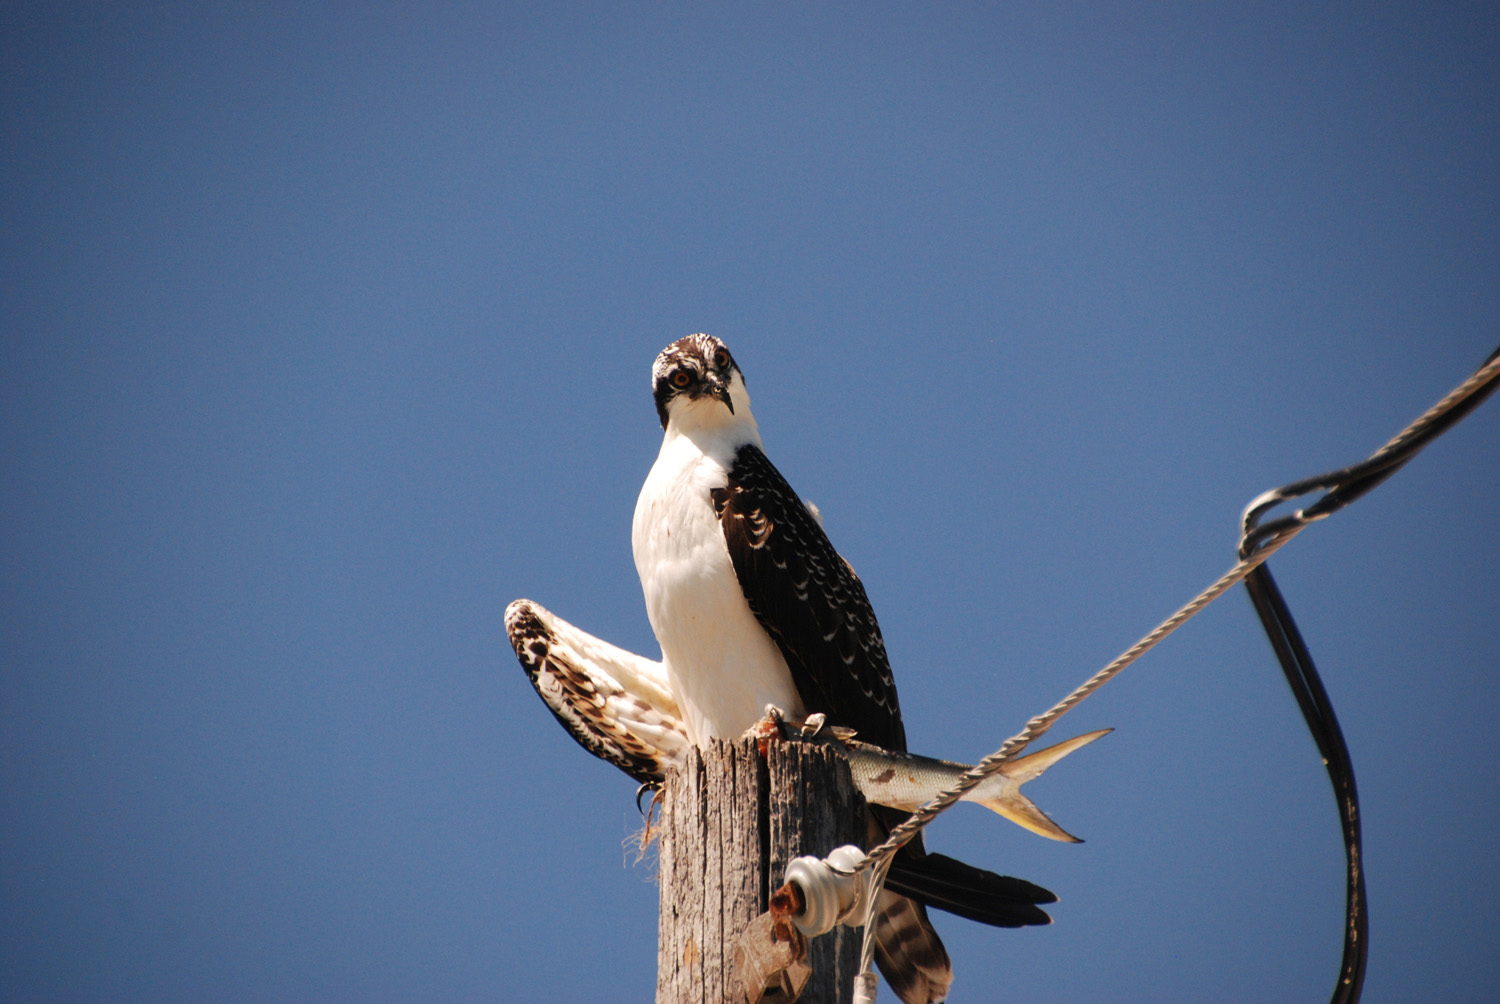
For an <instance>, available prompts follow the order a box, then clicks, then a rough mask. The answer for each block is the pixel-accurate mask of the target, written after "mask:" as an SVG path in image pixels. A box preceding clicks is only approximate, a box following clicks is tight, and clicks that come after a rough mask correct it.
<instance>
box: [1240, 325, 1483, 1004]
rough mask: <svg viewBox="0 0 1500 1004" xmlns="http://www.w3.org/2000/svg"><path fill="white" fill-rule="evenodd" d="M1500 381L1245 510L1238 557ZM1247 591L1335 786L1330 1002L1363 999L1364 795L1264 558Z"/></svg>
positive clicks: (1347, 491) (1365, 477) (1368, 483)
mask: <svg viewBox="0 0 1500 1004" xmlns="http://www.w3.org/2000/svg"><path fill="white" fill-rule="evenodd" d="M1497 356H1500V349H1496V350H1495V351H1494V352H1492V353H1490V355H1489V357H1488V358H1487V359H1485V361H1484V363H1483V364H1481V367H1480V368H1481V369H1483V368H1484V366H1487V365H1489V364H1490V363H1491V362H1492V361H1493V360H1494V359H1495V358H1496V357H1497ZM1497 386H1500V372H1496V373H1492V374H1490V375H1489V377H1487V378H1486V379H1485V380H1484V381H1483V382H1480V383H1477V384H1475V385H1474V386H1473V387H1470V388H1468V390H1467V391H1466V393H1465V395H1463V396H1460V397H1458V398H1457V399H1456V400H1448V399H1445V401H1444V402H1442V403H1440V404H1439V405H1438V406H1434V408H1433V409H1432V410H1431V411H1429V412H1428V413H1427V414H1426V415H1423V416H1422V418H1420V419H1418V420H1417V421H1416V422H1415V423H1413V424H1412V425H1411V426H1410V427H1408V428H1407V430H1406V431H1405V432H1403V433H1402V434H1401V435H1399V436H1397V437H1396V438H1395V439H1393V440H1391V442H1389V443H1387V444H1386V445H1385V446H1384V447H1382V448H1381V449H1380V450H1378V451H1377V452H1376V453H1375V454H1374V455H1373V456H1372V457H1370V458H1369V459H1368V460H1366V461H1365V462H1363V463H1360V464H1355V465H1354V466H1353V467H1345V468H1343V469H1341V470H1337V471H1330V472H1328V473H1327V474H1321V475H1318V476H1317V477H1313V478H1305V479H1303V480H1301V481H1296V482H1293V483H1292V484H1289V485H1285V486H1283V487H1281V488H1278V489H1276V490H1274V491H1270V492H1266V493H1265V494H1263V495H1261V496H1260V497H1259V498H1257V499H1256V500H1255V501H1254V502H1252V503H1251V504H1250V507H1249V508H1248V509H1247V510H1246V511H1245V516H1244V519H1243V533H1244V535H1243V537H1242V539H1241V541H1240V556H1241V557H1242V558H1244V557H1248V556H1249V555H1250V554H1252V553H1254V551H1255V550H1256V549H1257V548H1259V547H1261V546H1263V545H1264V544H1265V543H1266V542H1268V541H1269V540H1271V539H1272V538H1273V537H1275V536H1276V535H1277V534H1278V533H1281V532H1283V531H1285V530H1288V529H1293V528H1300V527H1302V526H1305V525H1306V524H1307V523H1310V522H1312V521H1313V520H1316V519H1322V518H1323V517H1325V516H1328V515H1330V514H1332V513H1334V512H1337V511H1338V510H1339V509H1342V508H1343V507H1344V506H1346V505H1348V504H1349V503H1350V502H1353V501H1354V500H1355V499H1357V498H1359V497H1360V496H1361V495H1364V494H1365V493H1366V492H1368V491H1370V489H1372V488H1374V487H1375V486H1376V485H1378V484H1380V483H1381V482H1382V481H1384V480H1385V479H1386V478H1388V477H1390V476H1391V475H1392V474H1394V473H1396V471H1398V470H1400V468H1401V467H1402V465H1404V464H1405V463H1406V462H1407V461H1408V460H1410V459H1411V458H1412V457H1414V456H1416V454H1417V453H1418V452H1419V451H1420V450H1421V449H1422V448H1423V447H1424V446H1426V445H1427V444H1428V443H1429V442H1431V441H1432V440H1433V439H1436V438H1437V437H1438V436H1440V435H1442V434H1443V433H1444V432H1446V431H1447V430H1448V429H1449V428H1450V427H1452V426H1453V424H1454V423H1456V422H1457V421H1458V420H1459V419H1461V418H1463V417H1464V416H1465V415H1467V414H1468V413H1469V412H1470V411H1472V410H1474V408H1476V407H1478V405H1479V404H1480V402H1482V401H1483V400H1484V399H1485V398H1486V397H1488V396H1489V395H1490V394H1491V393H1493V392H1494V390H1495V388H1496V387H1497ZM1445 405H1446V406H1445ZM1319 490H1323V491H1325V494H1324V495H1323V497H1322V498H1320V499H1318V500H1317V501H1316V502H1314V503H1313V504H1312V505H1310V506H1307V507H1306V508H1304V509H1301V510H1298V511H1297V512H1294V513H1292V514H1291V515H1289V516H1283V517H1280V518H1279V519H1274V520H1270V521H1268V522H1266V523H1264V524H1261V523H1259V520H1260V518H1261V517H1262V516H1264V515H1265V514H1266V513H1267V512H1268V511H1270V510H1271V509H1272V508H1274V507H1275V506H1277V505H1279V504H1280V503H1282V502H1285V501H1287V500H1288V499H1293V498H1296V497H1298V496H1300V495H1306V494H1307V493H1308V492H1313V491H1319ZM1245 589H1246V590H1247V591H1248V592H1249V593H1250V601H1251V602H1252V603H1253V604H1254V605H1255V612H1256V614H1257V615H1258V616H1259V617H1260V623H1261V626H1262V627H1263V628H1265V632H1266V637H1267V638H1269V639H1270V641H1271V648H1272V649H1273V650H1274V651H1275V653H1276V659H1277V661H1278V662H1280V663H1281V671H1282V673H1283V675H1284V676H1285V677H1286V682H1287V684H1288V686H1290V687H1291V689H1292V696H1293V697H1295V698H1296V699H1297V706H1298V708H1300V709H1301V711H1302V718H1303V720H1304V721H1306V722H1307V728H1308V731H1309V732H1310V733H1312V737H1313V741H1314V742H1315V743H1317V746H1318V753H1319V754H1320V755H1321V756H1322V758H1323V764H1324V766H1325V767H1326V768H1327V770H1328V780H1329V782H1330V783H1331V784H1332V785H1333V794H1334V798H1335V800H1336V801H1337V803H1338V811H1339V822H1340V824H1341V827H1342V829H1343V834H1344V858H1345V862H1346V864H1347V870H1346V872H1345V880H1346V886H1345V924H1344V956H1343V961H1342V963H1341V966H1340V971H1339V981H1338V984H1337V986H1335V987H1334V991H1333V997H1332V998H1331V1004H1358V1001H1359V998H1360V993H1361V991H1362V990H1363V987H1364V979H1365V965H1366V962H1367V961H1368V958H1369V950H1370V946H1369V917H1368V904H1367V902H1366V898H1365V878H1364V868H1363V864H1362V858H1363V845H1362V843H1361V839H1360V826H1359V793H1358V791H1357V789H1356V788H1355V784H1354V762H1353V760H1352V759H1351V757H1350V756H1349V747H1348V745H1347V744H1346V743H1345V742H1344V733H1343V730H1342V729H1340V728H1339V721H1338V717H1337V716H1336V715H1335V714H1334V712H1333V702H1332V701H1331V700H1330V699H1329V697H1328V692H1327V691H1326V690H1325V689H1324V688H1323V681H1322V680H1321V679H1320V678H1319V676H1318V671H1317V667H1316V666H1314V665H1313V660H1312V653H1311V652H1309V651H1308V648H1307V643H1306V642H1305V641H1303V639H1302V634H1301V632H1300V631H1298V630H1297V624H1296V621H1294V620H1293V619H1292V613H1291V610H1290V609H1289V608H1288V607H1287V605H1286V600H1285V599H1284V598H1283V597H1282V595H1281V590H1280V589H1278V588H1277V587H1276V580H1275V579H1273V578H1271V570H1270V568H1269V567H1267V566H1266V565H1264V564H1262V565H1260V566H1259V567H1257V568H1256V569H1254V570H1253V571H1252V572H1250V574H1249V575H1248V576H1247V577H1246V578H1245Z"/></svg>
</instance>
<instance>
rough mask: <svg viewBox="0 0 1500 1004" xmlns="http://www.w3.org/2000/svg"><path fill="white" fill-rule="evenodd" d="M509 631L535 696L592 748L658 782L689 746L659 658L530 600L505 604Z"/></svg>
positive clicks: (646, 780) (647, 781)
mask: <svg viewBox="0 0 1500 1004" xmlns="http://www.w3.org/2000/svg"><path fill="white" fill-rule="evenodd" d="M505 631H506V633H507V634H508V635H510V643H511V647H513V648H514V649H515V650H516V658H518V659H520V660H521V666H522V668H523V669H525V670H526V676H527V678H528V679H530V680H531V685H532V686H533V687H535V688H536V692H537V694H538V695H539V696H540V697H541V699H542V700H543V701H544V702H545V703H546V705H547V707H548V709H550V710H551V712H552V714H553V715H554V716H555V717H556V718H557V720H558V722H559V723H561V724H562V727H563V728H565V729H567V730H568V734H569V735H571V736H572V737H573V738H574V739H576V740H577V741H578V745H580V746H582V747H583V748H584V749H586V750H588V751H589V752H590V753H592V754H594V755H595V756H597V757H599V758H600V759H602V760H607V761H608V762H610V763H612V764H614V765H615V766H616V767H619V768H620V769H621V770H623V771H624V772H625V773H627V774H629V775H630V776H631V777H633V778H635V779H636V780H637V781H639V782H641V783H642V784H655V783H657V782H660V781H661V780H662V779H663V778H664V777H665V776H666V771H667V768H668V767H669V766H671V765H672V763H674V762H675V760H676V759H677V757H679V756H681V755H682V753H683V752H684V751H685V750H686V749H687V746H688V738H687V730H686V729H684V728H683V725H682V721H681V720H680V719H679V718H678V714H677V702H676V700H675V699H674V698H673V697H672V693H671V691H670V690H669V689H668V686H667V680H666V673H665V671H664V670H663V669H662V665H661V663H659V662H654V661H652V660H650V659H646V658H643V657H641V656H638V655H636V654H634V653H633V652H627V651H625V650H624V649H622V648H618V647H616V646H614V645H611V644H610V643H609V642H607V641H603V640H602V639H599V638H596V637H594V636H593V635H591V634H588V633H587V632H585V631H580V630H579V629H578V628H576V627H574V626H573V625H572V624H569V623H568V622H567V621H565V620H563V619H562V618H561V617H558V616H557V615H556V614H553V613H552V612H551V611H549V610H547V609H546V608H544V607H543V606H541V605H540V604H538V603H533V602H531V601H530V600H516V601H515V602H514V603H512V604H511V605H510V606H509V607H507V608H506V610H505Z"/></svg>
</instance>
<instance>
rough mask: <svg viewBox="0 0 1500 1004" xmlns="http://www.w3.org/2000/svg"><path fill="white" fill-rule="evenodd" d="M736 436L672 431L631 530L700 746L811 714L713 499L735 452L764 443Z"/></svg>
mask: <svg viewBox="0 0 1500 1004" xmlns="http://www.w3.org/2000/svg"><path fill="white" fill-rule="evenodd" d="M737 428H738V429H739V430H740V431H739V432H738V433H737V434H736V433H733V430H732V429H726V430H724V433H725V434H723V435H717V434H712V433H703V434H699V435H694V436H689V435H683V434H676V435H674V434H673V432H669V433H668V434H667V436H666V438H665V439H664V441H663V442H662V449H661V454H660V455H659V456H658V457H657V460H656V464H655V466H654V467H652V468H651V473H650V475H648V476H647V478H646V484H645V485H644V486H643V487H642V489H641V495H640V499H639V501H638V502H637V503H636V509H635V520H634V526H633V528H632V545H633V549H634V551H635V564H636V570H637V571H638V572H639V573H640V577H641V586H642V588H643V590H644V592H645V597H646V614H647V616H648V617H649V618H650V620H651V627H652V629H653V630H654V631H655V632H656V638H657V641H658V642H660V644H661V650H662V663H663V665H664V666H665V667H666V671H667V678H668V680H669V681H670V683H671V686H672V689H673V692H674V694H675V695H676V697H677V703H678V707H679V708H680V710H681V713H682V718H683V723H684V724H685V725H686V727H687V730H688V735H689V736H690V737H691V738H692V740H693V741H694V742H695V743H698V744H700V745H701V744H702V743H703V742H705V741H706V740H708V739H711V738H719V737H730V736H737V735H739V734H740V733H742V732H744V731H745V730H746V729H747V728H749V727H750V726H751V725H753V724H755V723H756V722H757V721H759V720H760V718H761V717H762V715H763V714H764V712H765V707H766V705H767V704H774V705H776V706H777V707H779V708H781V709H782V710H783V711H785V712H786V713H787V714H788V715H789V716H791V717H793V718H794V719H796V718H800V717H802V716H803V714H804V710H803V707H802V702H801V700H800V698H799V697H798V695H797V688H796V686H795V685H794V684H793V682H792V677H791V673H790V671H789V670H788V669H787V666H786V661H785V660H784V659H783V658H782V657H781V652H780V650H778V649H777V648H776V644H775V642H773V641H772V640H771V638H770V636H769V635H767V634H766V632H765V629H764V628H762V627H761V626H760V623H759V622H758V621H757V620H756V619H755V615H754V614H752V613H751V612H750V606H749V604H748V603H747V602H746V601H745V595H744V593H743V592H742V591H741V589H740V584H739V580H738V578H737V577H736V576H735V572H734V566H733V565H732V564H731V563H730V560H729V550H728V547H727V546H726V545H725V543H724V535H723V531H722V530H720V528H719V521H718V517H717V516H716V515H715V514H714V511H713V502H712V500H711V497H710V495H709V493H710V491H712V490H713V489H714V488H723V487H724V486H725V485H726V484H728V471H727V469H726V468H727V465H728V463H730V462H731V460H732V458H733V456H734V450H735V449H737V448H738V446H739V445H740V444H741V443H743V442H747V441H757V442H758V440H759V436H758V435H756V434H755V430H754V427H753V425H751V426H749V427H748V429H747V427H745V426H739V427H737ZM718 431H719V430H714V432H715V433H716V432H718ZM747 431H748V435H747V434H746V433H747ZM749 436H754V439H753V440H751V439H750V438H749ZM736 440H738V442H736ZM700 444H703V445H700ZM705 445H706V450H707V452H705ZM720 458H722V459H720Z"/></svg>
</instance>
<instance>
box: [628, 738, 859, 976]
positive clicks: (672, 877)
mask: <svg viewBox="0 0 1500 1004" xmlns="http://www.w3.org/2000/svg"><path fill="white" fill-rule="evenodd" d="M657 825H658V827H659V835H658V838H657V839H658V841H659V843H658V852H657V854H658V858H657V860H658V862H659V874H660V881H661V919H660V921H659V923H658V927H657V936H658V941H657V958H656V966H657V969H656V1004H726V1002H740V1001H743V1000H744V990H743V988H742V986H741V984H740V981H739V977H738V974H737V973H736V971H735V967H734V949H735V945H736V943H737V942H738V940H739V937H740V934H741V932H743V931H744V929H745V927H746V925H748V924H749V923H750V921H752V920H753V919H755V918H756V917H757V916H759V915H760V914H761V913H763V912H764V911H765V910H766V907H767V901H768V899H769V897H770V894H771V892H773V891H774V890H775V889H776V888H777V887H779V886H780V885H781V884H782V881H783V873H784V872H785V870H786V866H787V862H789V861H790V860H791V859H792V858H795V857H800V856H802V855H804V854H814V855H817V856H820V857H821V856H823V855H826V854H828V852H829V851H831V850H833V849H834V848H835V847H839V846H841V845H843V844H858V845H861V846H863V844H864V839H865V808H864V799H863V798H862V797H861V796H860V794H859V792H858V790H857V789H856V788H855V787H854V783H853V782H852V781H851V780H850V778H849V767H848V764H847V763H845V762H844V760H843V758H842V757H840V756H839V755H838V753H836V752H835V751H834V750H833V749H832V748H830V747H829V746H827V745H812V744H806V743H798V742H790V741H779V742H773V743H771V744H770V746H769V748H768V751H767V755H766V756H765V757H764V758H763V757H762V756H761V755H760V752H759V751H758V750H757V748H756V743H755V740H753V739H738V740H733V741H728V742H715V743H713V744H712V745H711V746H710V747H709V748H708V749H705V750H701V751H700V750H696V749H695V750H691V751H690V752H689V754H688V756H687V758H686V761H685V763H684V764H683V765H682V767H680V768H678V769H677V770H675V771H673V772H672V773H671V774H670V775H669V776H668V778H667V783H666V788H665V791H664V792H663V804H662V809H661V817H660V819H659V821H658V824H657ZM859 945H860V931H859V930H858V929H855V928H848V927H842V926H841V927H835V928H834V929H833V931H831V932H829V933H828V934H825V935H823V936H821V937H818V938H814V939H812V940H811V941H810V942H809V960H810V962H811V964H812V977H811V978H810V980H809V981H808V983H807V986H806V987H805V988H804V989H803V991H802V996H801V997H800V998H799V1000H801V1001H805V1002H807V1004H844V1002H847V1001H848V1000H849V999H850V993H851V986H852V984H853V979H854V975H855V973H856V972H857V971H858V969H859Z"/></svg>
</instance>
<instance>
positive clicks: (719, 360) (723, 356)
mask: <svg viewBox="0 0 1500 1004" xmlns="http://www.w3.org/2000/svg"><path fill="white" fill-rule="evenodd" d="M728 365H729V353H728V352H725V351H724V350H723V349H720V350H719V351H717V352H715V353H714V366H716V367H717V368H719V369H724V368H725V367H727V366H728Z"/></svg>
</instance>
